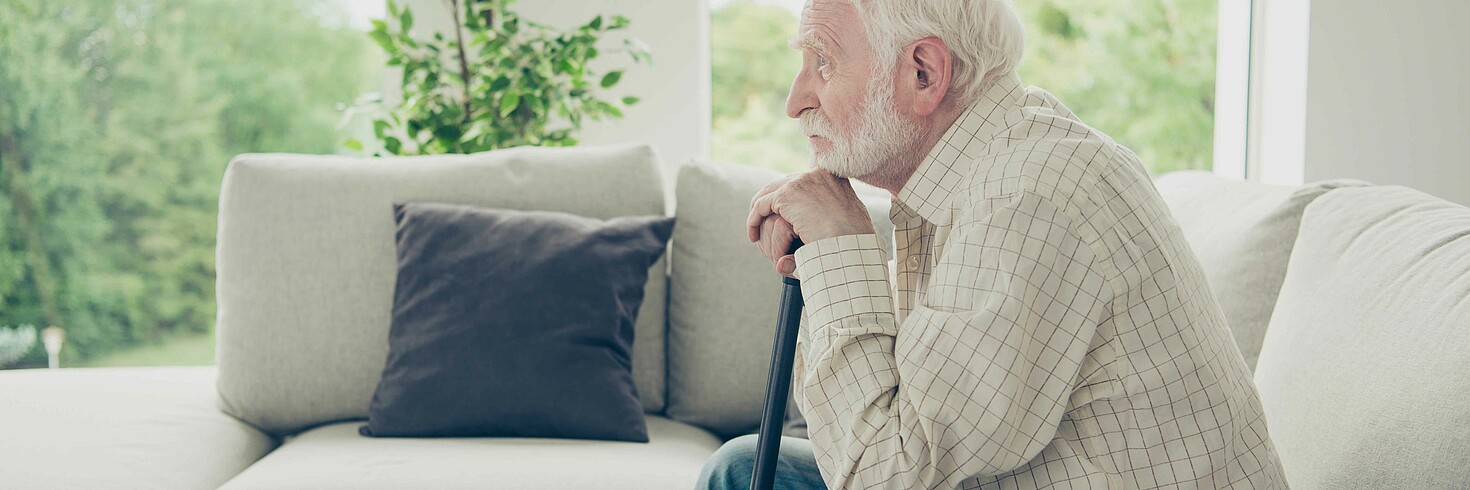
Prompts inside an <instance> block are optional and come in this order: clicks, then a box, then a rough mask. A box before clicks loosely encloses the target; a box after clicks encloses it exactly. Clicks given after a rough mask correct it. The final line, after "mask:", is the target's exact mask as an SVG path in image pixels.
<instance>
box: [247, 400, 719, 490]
mask: <svg viewBox="0 0 1470 490" xmlns="http://www.w3.org/2000/svg"><path fill="white" fill-rule="evenodd" d="M359 425H361V423H360V422H348V423H342V424H335V425H329V426H325V427H319V428H316V429H312V430H310V431H307V432H304V433H302V434H301V435H299V436H297V437H295V438H293V439H291V440H289V441H287V442H286V444H285V445H283V446H281V448H280V449H277V450H276V451H275V452H274V453H271V454H270V456H267V457H266V458H265V459H263V460H261V461H260V462H259V463H256V465H255V466H252V467H250V469H248V470H246V471H245V472H244V473H242V474H240V476H239V477H236V478H235V479H234V480H231V481H230V482H229V484H227V485H225V486H224V488H226V489H229V490H241V489H256V488H259V489H298V488H299V489H312V490H317V489H323V490H325V489H334V488H340V489H353V490H359V489H360V490H367V489H375V488H382V489H401V488H436V489H449V488H477V489H499V488H504V489H547V490H554V489H584V488H598V489H627V490H644V489H648V490H655V489H677V490H688V489H690V488H694V483H695V481H696V480H697V479H698V478H699V470H700V468H702V467H703V465H704V461H705V459H706V458H708V457H709V456H710V455H711V454H713V453H714V452H715V450H716V449H718V448H719V446H720V441H719V440H718V439H716V438H715V437H714V436H713V435H710V434H709V433H708V432H705V431H703V430H700V429H699V428H696V427H693V426H689V425H686V424H681V423H679V422H675V421H672V420H669V419H665V418H662V417H657V416H649V417H648V437H649V442H648V443H647V444H639V443H630V442H607V441H578V440H569V439H490V438H471V439H458V438H451V439H373V438H367V437H363V436H360V435H358V434H357V427H358V426H359Z"/></svg>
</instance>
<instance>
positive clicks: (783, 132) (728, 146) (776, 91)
mask: <svg viewBox="0 0 1470 490" xmlns="http://www.w3.org/2000/svg"><path fill="white" fill-rule="evenodd" d="M796 25H797V18H796V16H795V15H792V14H791V12H790V11H788V10H786V9H784V8H781V7H778V6H774V5H761V4H757V3H755V2H753V1H751V0H737V1H734V2H731V3H728V4H726V5H724V6H723V7H720V8H718V9H716V10H714V11H713V12H711V13H710V46H711V48H712V49H711V52H710V71H711V75H712V76H711V78H710V86H711V87H710V92H711V94H712V98H711V107H710V116H711V124H712V126H713V134H712V135H711V136H712V137H711V145H710V149H711V157H712V158H713V159H714V160H716V161H724V162H731V163H743V164H748V165H756V166H761V167H768V168H773V169H776V170H780V171H782V172H795V171H798V170H801V169H804V168H807V166H808V160H809V159H810V157H809V152H808V150H807V143H806V138H805V137H803V136H802V134H801V129H800V128H799V127H798V126H797V123H796V121H795V120H794V119H791V118H789V117H786V109H785V107H786V94H787V92H788V90H789V88H790V86H791V80H792V78H794V77H795V76H796V71H797V70H799V69H800V68H801V53H799V52H797V51H795V50H792V49H791V48H789V47H787V45H786V41H787V39H789V38H790V37H791V35H792V34H794V33H795V32H796Z"/></svg>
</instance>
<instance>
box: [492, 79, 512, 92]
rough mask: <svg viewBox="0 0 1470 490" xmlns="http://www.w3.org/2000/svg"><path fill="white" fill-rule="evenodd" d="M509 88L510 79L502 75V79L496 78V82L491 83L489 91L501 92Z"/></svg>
mask: <svg viewBox="0 0 1470 490" xmlns="http://www.w3.org/2000/svg"><path fill="white" fill-rule="evenodd" d="M509 86H510V79H509V78H506V77H505V75H501V76H500V78H496V79H495V81H493V82H490V88H489V90H490V91H491V92H499V91H501V90H505V88H506V87H509Z"/></svg>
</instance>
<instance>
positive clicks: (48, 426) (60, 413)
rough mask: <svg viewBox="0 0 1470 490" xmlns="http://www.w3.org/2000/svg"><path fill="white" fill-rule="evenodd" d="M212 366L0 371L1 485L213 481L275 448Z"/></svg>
mask: <svg viewBox="0 0 1470 490" xmlns="http://www.w3.org/2000/svg"><path fill="white" fill-rule="evenodd" d="M214 377H215V370H214V368H212V367H170V368H103V369H58V370H45V369H36V370H17V371H3V372H0V487H5V488H148V489H169V488H179V489H197V488H215V487H218V486H219V485H220V484H222V483H224V482H225V481H228V480H229V479H230V478H231V477H234V476H235V475H236V474H238V473H239V472H240V471H241V470H243V469H245V467H247V466H250V464H251V463H254V462H255V461H256V460H257V459H260V457H261V456H264V455H265V454H266V453H268V452H270V450H271V449H272V448H274V447H276V441H275V440H274V439H272V438H271V437H270V436H267V435H265V434H264V433H261V432H260V431H258V430H255V429H253V428H251V427H250V426H248V425H246V424H245V423H243V422H240V421H238V420H235V419H234V418H232V417H230V416H228V415H225V414H224V413H222V412H220V410H219V408H218V406H217V405H218V400H217V395H216V393H215V388H214Z"/></svg>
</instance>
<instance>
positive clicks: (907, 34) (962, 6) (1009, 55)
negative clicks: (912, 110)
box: [852, 0, 1026, 104]
mask: <svg viewBox="0 0 1470 490" xmlns="http://www.w3.org/2000/svg"><path fill="white" fill-rule="evenodd" d="M852 2H853V4H854V5H856V6H857V10H858V15H859V17H861V18H862V19H863V28H864V30H865V31H866V32H867V35H868V44H869V46H870V47H871V48H872V50H873V53H874V56H876V57H877V62H878V64H877V67H878V68H880V69H883V70H885V71H892V70H893V68H894V66H895V65H896V64H897V62H898V54H899V50H900V49H902V48H903V47H904V46H905V45H907V44H908V43H911V42H914V41H917V40H919V39H923V38H925V37H928V36H934V37H937V38H939V39H941V40H943V41H944V43H945V44H946V45H948V46H949V52H950V58H951V66H952V69H951V73H952V75H951V77H950V84H949V93H950V94H951V95H953V96H956V97H957V98H958V102H960V103H961V104H969V103H970V102H973V101H974V100H975V99H976V98H978V97H980V95H981V94H982V93H984V92H985V90H987V89H989V88H990V87H991V86H992V85H994V84H995V82H996V81H997V80H1000V79H1001V77H1004V76H1005V75H1007V74H1009V73H1011V72H1013V71H1015V70H1016V67H1017V66H1020V64H1021V55H1022V54H1023V53H1024V52H1025V50H1026V31H1025V28H1024V27H1022V25H1021V18H1020V16H1019V15H1017V14H1016V8H1015V6H1014V5H1012V4H1011V0H852Z"/></svg>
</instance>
